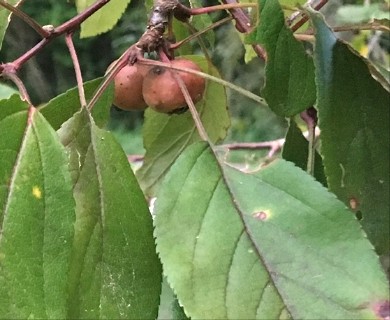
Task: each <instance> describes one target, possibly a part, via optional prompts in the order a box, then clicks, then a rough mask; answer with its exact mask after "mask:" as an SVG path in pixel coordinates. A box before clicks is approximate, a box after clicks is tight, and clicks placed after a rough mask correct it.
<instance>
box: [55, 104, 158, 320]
mask: <svg viewBox="0 0 390 320" xmlns="http://www.w3.org/2000/svg"><path fill="white" fill-rule="evenodd" d="M59 134H60V136H61V140H62V142H63V144H64V145H65V146H66V149H67V150H68V152H69V159H70V170H71V172H72V179H73V182H74V184H75V185H74V189H73V190H74V198H75V200H76V223H75V230H76V234H75V239H74V243H73V248H74V251H73V256H72V265H71V269H70V272H71V276H72V278H71V281H70V289H69V291H70V301H69V313H68V318H83V319H84V318H85V319H119V318H120V319H151V318H156V316H157V310H158V302H159V295H160V290H161V265H160V262H159V260H158V257H157V255H156V252H155V245H154V239H153V229H152V217H151V215H150V213H149V210H148V207H147V204H146V201H145V198H144V196H143V194H142V192H141V190H140V188H139V186H138V183H137V181H136V179H135V177H134V174H133V172H132V171H131V168H130V166H129V163H128V161H127V158H126V156H125V154H124V153H123V150H122V149H121V147H120V146H119V144H118V143H117V142H116V141H115V139H114V137H113V136H112V135H111V134H110V133H109V132H106V131H103V130H101V129H99V128H98V127H97V126H96V125H95V124H94V122H93V120H92V118H91V116H90V114H89V113H88V112H87V111H86V110H82V111H81V112H78V113H76V114H75V115H74V117H73V118H71V119H70V120H69V121H68V122H67V123H65V124H64V125H63V126H62V127H61V129H60V130H59Z"/></svg>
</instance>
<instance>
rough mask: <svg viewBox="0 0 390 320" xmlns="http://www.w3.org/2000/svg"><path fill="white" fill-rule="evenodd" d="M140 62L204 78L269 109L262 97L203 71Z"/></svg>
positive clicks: (148, 61) (140, 61) (158, 63)
mask: <svg viewBox="0 0 390 320" xmlns="http://www.w3.org/2000/svg"><path fill="white" fill-rule="evenodd" d="M138 62H139V63H140V64H144V65H149V66H161V67H166V68H170V69H173V70H177V71H183V72H188V73H192V74H195V75H197V76H199V77H202V78H205V79H208V80H211V81H214V82H216V83H219V84H221V85H223V86H224V87H227V88H229V89H231V90H234V91H236V92H238V93H240V94H242V95H243V96H245V97H247V98H249V99H251V100H254V101H256V102H257V103H259V104H261V105H262V106H265V107H268V105H267V103H266V102H265V100H264V99H263V98H262V97H259V96H258V95H256V94H254V93H252V92H250V91H248V90H246V89H244V88H241V87H239V86H236V85H235V84H233V83H231V82H228V81H225V80H222V79H220V78H217V77H214V76H212V75H210V74H207V73H204V72H201V71H196V70H192V69H189V68H183V67H180V68H179V67H174V66H171V65H170V64H167V63H163V62H160V61H155V60H150V59H145V58H139V59H138Z"/></svg>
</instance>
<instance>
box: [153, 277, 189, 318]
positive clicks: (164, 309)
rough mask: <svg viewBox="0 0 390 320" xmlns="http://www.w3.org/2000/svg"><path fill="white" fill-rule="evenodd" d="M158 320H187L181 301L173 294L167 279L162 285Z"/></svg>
mask: <svg viewBox="0 0 390 320" xmlns="http://www.w3.org/2000/svg"><path fill="white" fill-rule="evenodd" d="M157 319H158V320H165V319H172V320H176V319H180V320H187V319H188V318H187V316H186V315H185V313H184V311H183V308H182V307H181V306H180V303H179V301H178V300H177V298H176V296H175V294H174V293H173V291H172V289H171V287H170V286H169V284H168V283H167V280H166V278H164V281H163V283H162V290H161V298H160V306H159V311H158V318H157Z"/></svg>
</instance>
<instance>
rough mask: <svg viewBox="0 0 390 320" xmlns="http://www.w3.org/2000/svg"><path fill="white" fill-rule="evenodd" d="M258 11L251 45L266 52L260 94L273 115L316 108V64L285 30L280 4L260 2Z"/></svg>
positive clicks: (250, 39) (289, 113)
mask: <svg viewBox="0 0 390 320" xmlns="http://www.w3.org/2000/svg"><path fill="white" fill-rule="evenodd" d="M259 10H260V11H259V24H258V25H257V27H256V29H255V31H254V32H253V33H252V34H251V35H249V36H248V41H249V42H250V43H258V44H261V45H263V46H264V48H265V50H266V52H267V61H266V62H267V64H266V68H265V77H266V83H265V87H264V88H263V89H262V92H261V93H262V95H263V97H264V98H265V99H266V101H267V103H268V105H269V107H270V108H271V109H272V111H274V112H275V113H276V114H277V115H280V116H284V117H290V116H293V115H295V114H298V113H299V112H301V111H303V110H305V109H307V108H308V107H310V106H313V105H314V102H315V100H316V92H315V82H314V66H313V61H312V58H311V57H310V56H309V55H307V54H306V52H305V48H304V46H303V44H302V43H301V42H299V41H297V40H296V39H295V38H294V35H293V33H292V32H291V30H290V29H289V28H287V27H286V25H285V22H284V15H283V11H282V9H281V7H280V4H279V2H278V1H264V0H259Z"/></svg>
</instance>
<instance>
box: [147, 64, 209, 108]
mask: <svg viewBox="0 0 390 320" xmlns="http://www.w3.org/2000/svg"><path fill="white" fill-rule="evenodd" d="M171 64H172V66H173V67H177V68H188V69H192V70H196V71H201V70H200V68H199V67H198V65H197V64H196V63H194V62H192V61H190V60H186V59H180V58H179V59H176V60H172V61H171ZM173 72H175V71H174V70H169V69H168V68H164V67H159V66H157V67H154V68H152V69H150V70H149V72H148V73H147V74H146V75H145V78H144V82H143V86H142V93H143V96H144V100H145V102H146V103H147V105H148V106H149V107H151V108H152V109H154V110H156V111H158V112H163V113H172V112H174V111H175V110H177V109H180V108H183V107H185V106H187V103H186V100H185V98H184V96H183V93H182V91H181V89H180V86H179V84H178V83H177V81H176V79H175V76H174V74H173ZM176 72H177V73H178V75H180V77H181V79H182V80H183V82H184V84H185V86H186V87H187V90H188V92H189V94H190V96H191V98H192V101H193V102H194V103H196V102H198V101H199V100H200V99H201V98H202V95H203V92H204V90H205V80H204V78H201V77H199V76H196V75H194V74H191V73H188V72H184V71H176Z"/></svg>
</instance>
